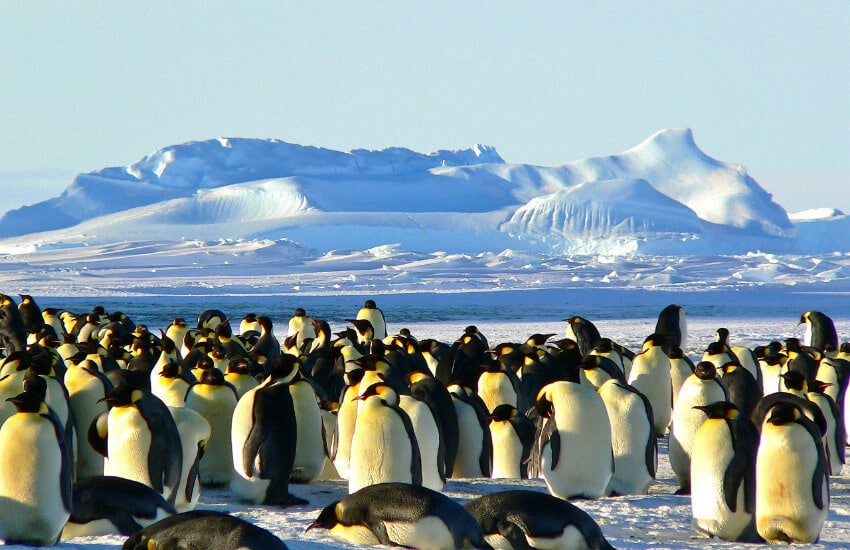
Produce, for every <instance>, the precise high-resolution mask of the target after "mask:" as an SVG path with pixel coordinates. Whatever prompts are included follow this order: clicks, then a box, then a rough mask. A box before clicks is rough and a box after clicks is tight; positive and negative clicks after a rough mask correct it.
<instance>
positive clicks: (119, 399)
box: [100, 384, 145, 407]
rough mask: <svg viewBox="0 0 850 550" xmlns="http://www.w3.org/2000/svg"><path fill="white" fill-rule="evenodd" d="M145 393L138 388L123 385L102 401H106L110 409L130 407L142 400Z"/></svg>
mask: <svg viewBox="0 0 850 550" xmlns="http://www.w3.org/2000/svg"><path fill="white" fill-rule="evenodd" d="M144 396H145V392H143V391H142V390H141V389H139V388H138V387H136V386H132V385H126V384H121V385H119V386H117V387H115V388H114V389H113V390H112V391H111V392H109V393H108V394H107V395H106V397H104V398H103V399H100V401H106V404H107V405H109V406H110V407H129V406H131V405H133V404H134V403H136V402H137V401H139V400H140V399H142V398H143V397H144Z"/></svg>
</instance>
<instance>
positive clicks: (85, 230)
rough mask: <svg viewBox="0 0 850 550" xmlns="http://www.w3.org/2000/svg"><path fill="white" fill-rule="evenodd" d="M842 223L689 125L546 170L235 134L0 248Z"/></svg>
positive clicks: (40, 213)
mask: <svg viewBox="0 0 850 550" xmlns="http://www.w3.org/2000/svg"><path fill="white" fill-rule="evenodd" d="M848 229H850V221H848V220H847V218H846V216H844V214H843V213H841V212H839V211H835V210H830V209H824V210H822V211H810V212H808V213H804V215H802V216H792V217H789V215H788V213H787V212H786V211H785V209H784V208H783V207H782V206H780V205H779V204H777V203H775V202H774V201H773V200H772V197H771V195H770V194H769V193H768V192H766V191H765V190H764V189H763V188H762V187H761V186H759V184H758V183H757V182H756V181H755V180H754V179H753V178H752V177H751V176H750V175H748V174H747V171H746V169H745V168H743V167H742V166H739V165H732V164H727V163H724V162H720V161H718V160H715V159H713V158H711V157H709V156H708V155H706V154H705V153H703V152H702V151H701V150H700V149H699V147H698V146H697V145H696V143H695V142H694V138H693V134H692V132H691V130H690V129H688V128H675V129H667V130H662V131H660V132H658V133H656V134H654V135H652V136H651V137H649V138H648V139H646V140H645V141H644V142H642V143H640V144H639V145H637V146H636V147H633V148H631V149H629V150H627V151H625V152H623V153H620V154H616V155H611V156H605V157H596V158H588V159H584V160H580V161H576V162H570V163H567V164H563V165H561V166H554V167H541V166H533V165H528V164H508V163H506V162H505V161H504V160H503V159H502V158H501V157H500V156H499V154H498V153H497V152H496V150H495V149H493V148H492V147H487V146H483V145H476V146H474V147H472V148H471V149H467V150H460V151H446V150H441V151H437V152H434V153H431V154H421V153H416V152H414V151H411V150H408V149H403V148H391V149H385V150H381V151H366V150H354V151H350V152H339V151H332V150H328V149H323V148H318V147H308V146H302V145H294V144H290V143H285V142H282V141H277V140H260V139H238V138H233V139H215V140H208V141H200V142H191V143H185V144H182V145H175V146H170V147H166V148H163V149H161V150H159V151H157V152H155V153H152V154H151V155H148V156H146V157H144V158H143V159H141V160H139V161H138V162H136V163H134V164H131V165H130V166H126V167H116V168H106V169H103V170H100V171H97V172H92V173H88V174H80V175H79V176H77V177H76V178H75V180H74V181H73V183H71V185H69V186H68V188H67V189H65V191H64V192H63V193H62V194H61V195H60V196H58V197H55V198H52V199H49V200H47V201H44V202H40V203H37V204H35V205H32V206H26V207H23V208H20V209H17V210H12V211H9V212H6V213H5V215H4V216H3V217H2V218H0V237H3V238H2V239H0V250H2V251H3V252H6V253H11V252H15V251H26V252H28V253H35V254H36V257H37V258H45V257H48V256H55V255H56V250H65V249H69V248H71V247H76V246H85V245H87V246H88V247H89V248H88V253H89V254H90V255H94V254H96V252H97V251H98V248H96V247H107V248H108V247H109V246H110V245H115V243H137V242H139V243H148V242H159V243H170V244H171V247H172V249H173V250H175V252H174V253H175V254H176V255H181V256H183V257H184V258H185V257H186V256H185V254H184V252H185V247H186V244H185V243H187V242H199V241H219V240H241V241H246V242H248V241H250V242H257V243H263V242H267V241H274V242H277V243H280V242H284V241H283V239H286V241H285V242H287V243H290V242H291V243H294V244H292V246H276V247H275V249H276V250H278V251H281V252H283V255H284V257H285V258H288V257H290V256H291V254H292V249H293V247H294V246H295V245H296V244H297V245H298V246H299V247H301V248H303V249H306V250H311V251H315V252H316V253H318V255H317V256H316V257H318V256H320V255H321V254H325V253H329V252H331V251H335V250H341V249H345V250H356V251H362V250H368V249H370V248H374V247H381V246H385V245H391V244H392V245H395V246H396V248H397V249H399V250H405V251H409V252H411V253H417V254H423V255H428V254H432V253H435V252H438V251H440V252H446V253H463V254H472V255H475V254H491V255H498V254H499V253H500V252H502V251H505V250H511V251H518V253H522V254H538V255H539V256H538V257H545V256H546V255H559V256H563V255H575V254H594V255H596V254H603V255H618V256H624V255H641V256H642V255H675V256H679V255H693V254H715V255H717V254H723V255H727V254H746V253H748V252H757V251H758V252H763V253H772V254H806V255H811V254H825V253H831V252H836V251H837V252H845V251H850V230H848ZM115 246H121V245H115ZM146 246H147V245H146V244H142V245H140V247H141V248H142V249H145V248H146ZM258 246H261V245H258ZM127 248H128V249H130V248H132V245H131V246H128V247H127ZM266 248H268V247H266ZM47 249H49V250H47ZM101 250H102V249H101ZM142 261H143V260H141V259H138V258H137V259H135V260H133V261H132V262H131V263H138V262H142Z"/></svg>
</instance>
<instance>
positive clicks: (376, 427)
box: [348, 383, 422, 494]
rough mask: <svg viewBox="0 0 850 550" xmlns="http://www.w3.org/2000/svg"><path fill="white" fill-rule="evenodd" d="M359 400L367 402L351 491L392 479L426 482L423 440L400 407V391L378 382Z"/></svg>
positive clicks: (354, 445) (354, 451) (357, 431)
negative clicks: (421, 445)
mask: <svg viewBox="0 0 850 550" xmlns="http://www.w3.org/2000/svg"><path fill="white" fill-rule="evenodd" d="M357 399H359V400H361V401H363V408H362V409H361V410H360V412H359V413H358V415H357V422H356V424H355V425H354V435H353V437H352V440H351V459H350V460H351V470H350V473H349V479H348V492H349V494H351V493H354V492H356V491H358V490H360V489H362V488H363V487H366V486H368V485H374V484H375V483H384V482H391V481H394V482H402V483H411V484H413V485H422V460H421V455H420V452H419V443H418V442H417V440H416V434H415V432H414V431H413V424H412V423H411V421H410V417H409V416H408V415H407V413H406V412H404V410H402V408H401V407H400V406H399V395H398V393H397V392H396V391H395V390H394V389H393V388H392V387H391V386H390V385H388V384H385V383H377V384H373V385H371V386H369V387H368V388H367V389H366V391H364V392H362V393H361V394H360V395H359V396H358V397H357Z"/></svg>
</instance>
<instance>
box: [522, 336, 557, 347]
mask: <svg viewBox="0 0 850 550" xmlns="http://www.w3.org/2000/svg"><path fill="white" fill-rule="evenodd" d="M553 336H555V334H554V333H553V334H540V333H535V334H532V335H531V336H529V337H528V340H526V341H525V343H526V344H530V345H532V346H534V347H540V346H544V345H546V341H547V340H549V338H551V337H553Z"/></svg>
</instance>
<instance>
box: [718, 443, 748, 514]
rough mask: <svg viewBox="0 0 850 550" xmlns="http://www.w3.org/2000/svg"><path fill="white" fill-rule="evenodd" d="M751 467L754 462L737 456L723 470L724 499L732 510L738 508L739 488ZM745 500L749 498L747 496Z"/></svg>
mask: <svg viewBox="0 0 850 550" xmlns="http://www.w3.org/2000/svg"><path fill="white" fill-rule="evenodd" d="M751 468H752V464H750V463H749V461H747V460H745V459H744V457H737V456H736V458H734V459H733V460H732V461H731V462H730V463H729V465H728V466H726V471H724V472H723V499H724V500H725V502H726V507H727V508H729V510H730V511H731V512H736V511H737V510H738V489H739V488H740V487H741V483H742V482H743V481H744V477H745V476H746V475H747V473H748V470H750V469H751ZM745 500H747V499H746V497H745Z"/></svg>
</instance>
